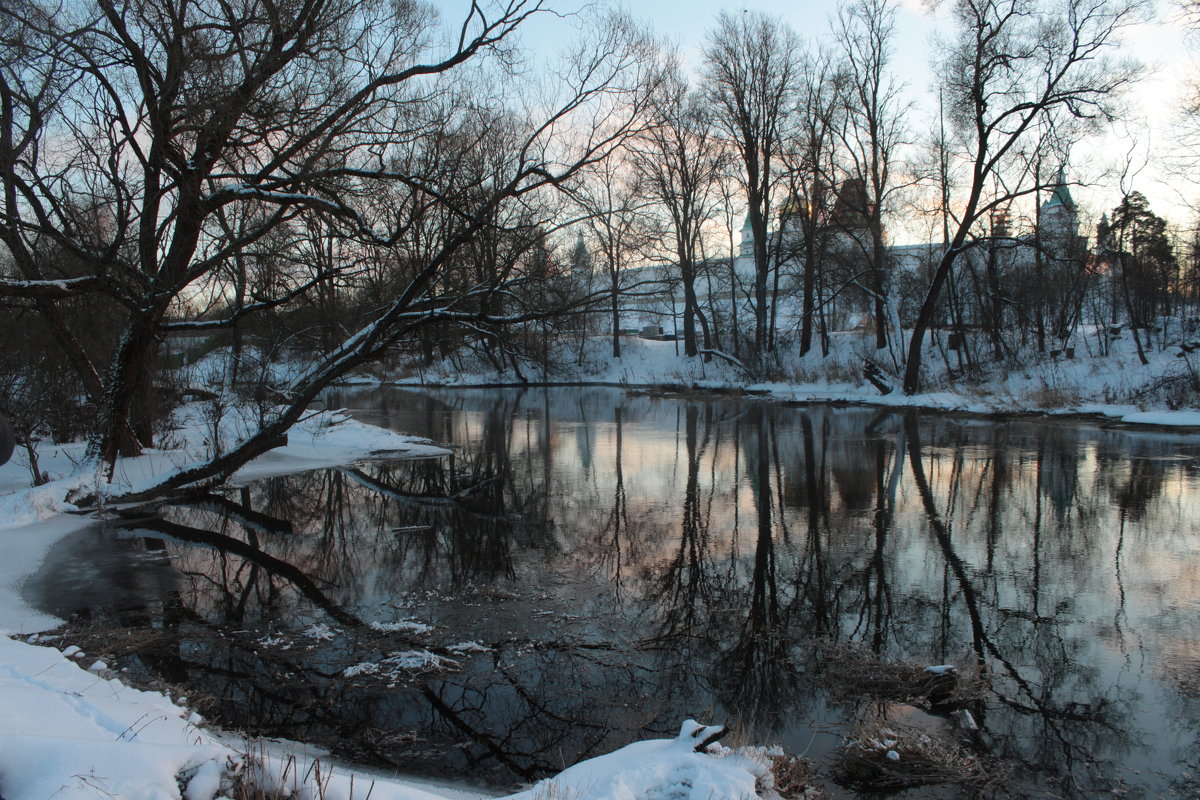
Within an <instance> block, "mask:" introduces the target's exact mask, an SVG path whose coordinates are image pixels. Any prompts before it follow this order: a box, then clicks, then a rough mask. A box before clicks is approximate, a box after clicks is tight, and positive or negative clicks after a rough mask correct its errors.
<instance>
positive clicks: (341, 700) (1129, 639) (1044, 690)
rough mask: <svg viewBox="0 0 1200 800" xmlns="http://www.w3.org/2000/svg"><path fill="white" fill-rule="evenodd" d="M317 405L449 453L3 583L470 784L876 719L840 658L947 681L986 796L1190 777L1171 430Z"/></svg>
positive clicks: (286, 711) (184, 508) (95, 545)
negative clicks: (987, 764)
mask: <svg viewBox="0 0 1200 800" xmlns="http://www.w3.org/2000/svg"><path fill="white" fill-rule="evenodd" d="M335 402H336V403H337V404H339V405H347V406H351V407H355V408H360V409H362V410H361V411H360V412H359V413H361V414H362V416H363V417H364V418H366V419H368V420H369V421H374V422H377V423H379V424H384V425H389V426H391V427H394V428H397V429H399V430H404V431H410V432H418V433H422V434H425V435H428V436H430V437H431V438H433V439H435V440H438V441H443V442H447V443H449V444H452V445H454V446H455V448H456V449H455V455H454V457H453V458H448V459H437V460H428V461H419V462H399V463H364V464H358V465H354V466H350V467H346V468H343V469H334V470H322V471H317V472H313V473H308V474H305V475H299V476H293V477H289V478H280V479H274V480H269V481H264V482H261V483H258V484H255V485H254V486H252V487H250V488H247V489H243V490H240V491H237V492H232V493H230V494H228V495H222V496H219V497H208V498H199V499H195V498H193V499H191V500H189V501H188V503H187V504H184V505H178V506H174V507H170V508H168V509H166V510H164V511H163V512H162V514H161V515H160V516H158V517H155V518H153V519H132V520H130V519H126V520H118V521H115V522H113V523H109V524H106V525H104V526H101V528H99V529H98V530H96V531H91V532H88V533H87V534H85V535H81V536H79V537H76V539H75V540H74V541H70V542H67V543H64V545H63V546H62V547H61V548H59V549H58V550H57V551H56V552H55V553H54V554H52V558H51V560H50V561H49V562H48V563H47V566H46V568H45V569H44V570H43V571H42V572H41V573H40V575H39V576H37V577H36V578H35V579H34V580H33V581H31V582H30V585H29V587H28V590H29V591H30V593H31V594H32V595H33V596H35V597H37V598H39V599H40V600H39V601H40V603H41V604H42V605H43V607H45V608H47V610H50V611H55V612H57V613H60V614H70V613H76V614H79V615H87V616H88V617H89V618H90V619H92V620H94V621H95V623H96V624H106V625H112V626H115V627H118V628H121V629H128V630H132V629H138V630H140V631H151V632H152V633H147V634H145V636H144V637H143V639H144V641H145V644H144V646H141V647H132V648H131V649H130V652H131V654H132V655H131V656H130V658H129V659H128V661H129V663H131V664H133V665H134V666H135V667H137V668H140V669H143V670H145V671H146V672H148V673H152V674H154V675H156V676H161V677H166V678H167V679H168V680H172V681H177V682H186V683H189V684H191V685H192V686H193V687H199V690H200V691H202V692H207V693H208V694H209V695H210V696H211V697H212V698H213V702H212V706H213V708H214V710H219V711H220V712H221V713H222V714H225V715H227V716H226V718H225V720H224V721H227V722H229V723H231V724H237V725H241V726H248V727H252V728H253V729H254V730H256V731H259V732H262V733H266V734H277V735H283V734H286V735H289V736H293V737H301V738H304V737H309V738H317V739H321V740H323V741H326V742H332V743H336V744H337V745H338V747H339V749H340V750H341V751H342V752H344V753H346V754H348V755H352V756H355V757H359V758H365V759H370V760H373V761H377V762H382V763H388V764H394V765H396V766H399V767H402V768H412V769H420V770H423V771H427V772H429V771H436V770H439V769H440V770H442V771H444V772H447V773H455V774H463V773H466V774H470V775H473V776H475V777H476V778H478V779H481V780H488V781H493V782H496V783H502V784H503V783H508V782H511V781H513V780H518V779H529V778H531V777H535V776H537V775H540V774H544V773H545V772H546V771H550V770H554V769H558V768H561V766H563V765H564V764H566V763H571V762H573V761H575V760H577V759H579V758H583V757H587V756H589V755H594V754H596V753H598V752H602V751H604V750H608V749H611V748H613V747H616V746H619V745H620V744H623V743H625V742H627V741H629V740H631V739H633V738H637V737H641V736H645V735H659V734H665V733H667V732H669V731H672V730H673V729H675V728H676V727H677V725H678V721H679V719H680V718H682V717H686V716H696V717H704V718H709V719H717V718H724V719H726V720H728V721H730V722H733V723H735V724H736V725H738V726H739V727H741V728H742V729H743V730H744V731H745V736H746V738H748V739H751V740H761V741H778V742H781V743H783V744H784V745H785V746H786V747H788V748H789V749H791V750H792V751H793V752H797V753H799V752H803V753H806V754H807V755H809V756H810V757H821V756H825V755H828V754H830V753H831V752H832V750H833V749H834V748H835V747H836V746H837V744H838V743H839V741H840V740H841V737H842V736H844V735H845V734H846V733H847V732H848V731H849V730H850V729H851V728H852V727H853V726H854V725H855V724H856V723H858V722H859V721H861V720H864V719H867V718H873V716H874V715H876V714H877V712H878V710H879V709H878V708H877V707H876V706H875V704H874V703H871V702H868V701H866V700H863V699H855V698H853V697H851V698H849V699H847V697H845V696H844V693H840V692H837V691H835V690H836V688H837V686H838V681H839V669H840V666H841V665H840V664H839V663H838V661H837V660H836V659H834V658H832V657H831V656H830V653H832V652H839V653H843V654H844V653H845V652H849V651H852V650H853V649H857V650H858V651H860V652H863V653H865V654H869V657H870V658H872V659H875V660H893V661H896V660H903V661H909V662H913V663H917V664H930V663H945V662H954V663H957V664H958V665H960V667H962V668H963V670H964V671H968V670H969V671H970V672H972V674H974V673H976V672H980V673H981V674H982V675H983V676H984V677H985V679H986V682H987V686H988V689H989V691H988V692H987V694H986V696H984V697H983V698H982V699H980V700H978V701H977V702H974V703H973V704H972V705H971V707H970V711H971V713H972V716H973V717H974V719H975V720H976V721H977V722H978V723H979V726H980V730H979V732H978V735H976V736H974V737H972V739H971V741H970V745H971V746H972V747H973V748H974V749H975V750H976V752H978V753H979V754H981V755H985V756H988V757H990V758H993V759H996V760H999V761H1003V762H1005V763H1007V764H1009V765H1010V766H1011V768H1012V771H1011V773H1010V775H1011V776H1012V777H1011V779H1010V780H1009V781H1007V787H1006V788H1007V790H1008V791H1009V792H1011V793H1012V794H1013V795H1016V796H1044V795H1045V794H1046V793H1050V794H1053V795H1056V796H1064V797H1090V796H1094V795H1095V794H1096V793H1098V792H1108V791H1112V790H1115V789H1121V790H1122V791H1126V790H1128V791H1129V792H1130V793H1131V794H1133V795H1136V794H1137V793H1139V792H1141V793H1144V794H1146V795H1147V796H1158V794H1164V795H1165V794H1167V793H1168V792H1170V791H1174V792H1176V793H1177V794H1182V795H1184V796H1187V795H1189V793H1190V795H1196V794H1197V784H1196V779H1195V778H1194V777H1191V776H1194V775H1196V772H1195V756H1194V752H1195V751H1196V748H1197V731H1198V729H1200V714H1198V713H1197V712H1198V711H1200V691H1198V690H1197V685H1198V684H1200V666H1198V665H1200V655H1198V653H1200V648H1198V646H1197V644H1196V642H1197V641H1200V636H1198V634H1200V615H1198V614H1197V611H1198V610H1200V608H1198V607H1197V601H1196V598H1197V596H1200V591H1198V590H1200V537H1198V536H1197V530H1198V529H1200V504H1198V503H1197V502H1196V501H1197V499H1198V498H1197V491H1198V488H1200V472H1198V467H1197V464H1200V461H1197V459H1196V456H1197V454H1198V453H1200V440H1197V439H1196V438H1194V437H1170V436H1164V435H1159V434H1149V433H1130V432H1124V431H1118V430H1104V429H1097V428H1089V427H1074V426H1068V425H1063V424H1058V423H1047V422H1032V421H1009V422H997V423H984V422H980V421H975V420H964V419H956V418H951V417H945V416H942V417H937V416H922V415H917V414H915V413H911V412H905V413H900V412H888V411H878V410H871V409H857V408H828V407H811V408H788V407H782V406H779V405H773V404H766V403H760V402H733V401H726V400H665V399H655V398H649V397H637V396H629V395H625V394H622V393H620V392H617V391H615V390H611V391H610V390H548V391H539V392H533V391H489V392H481V391H460V392H440V393H417V392H405V391H398V390H376V391H372V392H367V393H362V394H359V395H353V396H349V397H340V398H335ZM166 555H169V556H170V558H171V564H173V567H169V566H168V565H167V563H166V562H165V560H164V556H166ZM98 586H108V587H110V589H106V590H104V591H99V592H98V591H97V589H96V588H95V587H98ZM105 591H106V592H108V593H107V594H105V593H104V592H105ZM133 638H134V639H137V637H133ZM143 639H137V641H143ZM193 694H194V692H193Z"/></svg>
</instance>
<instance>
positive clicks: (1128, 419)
mask: <svg viewBox="0 0 1200 800" xmlns="http://www.w3.org/2000/svg"><path fill="white" fill-rule="evenodd" d="M337 386H339V387H340V388H347V389H355V388H372V387H390V388H395V389H413V390H425V389H434V390H439V391H441V390H447V391H454V390H460V389H586V388H608V389H623V390H626V391H630V392H639V393H643V394H649V395H653V396H662V397H686V396H689V395H697V396H705V397H737V398H741V399H751V400H763V401H767V402H777V403H780V404H783V405H787V406H791V407H803V406H816V405H826V406H833V407H847V408H878V409H881V410H891V411H917V412H925V413H930V412H933V413H939V414H950V415H953V416H956V417H964V418H969V419H980V420H989V421H997V420H1008V419H1011V420H1027V419H1033V420H1037V419H1044V420H1049V421H1054V422H1062V423H1064V424H1085V425H1094V426H1096V427H1100V428H1109V429H1114V430H1129V431H1146V432H1157V433H1166V434H1174V435H1195V434H1200V409H1187V410H1172V409H1157V410H1143V409H1140V408H1138V407H1137V406H1132V405H1115V404H1103V403H1089V404H1086V405H1085V406H1084V407H1083V408H1078V407H1071V408H1038V409H1030V408H1022V407H1018V406H1007V405H989V404H986V403H981V402H970V401H968V400H967V399H966V398H964V397H963V396H962V395H958V394H954V393H941V392H939V393H935V394H918V395H904V394H895V395H893V394H890V393H889V394H886V395H879V396H874V397H873V396H863V395H857V394H851V393H837V392H835V391H829V392H828V393H827V394H825V395H820V394H814V393H810V392H809V391H808V390H799V389H796V388H792V387H788V386H786V385H780V384H771V383H757V384H748V385H744V386H739V385H735V384H727V383H720V382H704V383H693V384H690V385H689V384H686V383H676V382H661V383H652V382H647V383H642V382H620V381H586V380H561V381H527V382H515V381H480V382H473V383H440V382H436V381H425V382H413V381H407V380H403V379H400V380H375V379H363V378H354V379H352V380H348V381H343V382H340V383H338V384H337ZM939 397H945V398H946V400H958V401H960V402H959V403H958V404H951V403H949V402H944V401H943V402H938V401H937V400H935V399H934V398H939Z"/></svg>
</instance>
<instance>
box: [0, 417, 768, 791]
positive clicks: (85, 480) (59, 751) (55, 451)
mask: <svg viewBox="0 0 1200 800" xmlns="http://www.w3.org/2000/svg"><path fill="white" fill-rule="evenodd" d="M202 422H203V420H202V419H201V418H200V417H199V416H197V415H195V414H191V413H184V414H183V415H182V416H181V417H180V425H179V427H178V429H177V430H176V434H175V438H176V441H177V444H178V447H177V448H175V449H171V450H156V451H153V452H148V453H147V454H146V455H144V456H142V457H141V458H138V459H129V460H126V461H122V462H121V463H120V465H119V466H120V469H119V472H118V480H119V481H121V482H122V483H123V485H136V484H137V483H138V482H143V481H148V480H150V479H152V478H156V477H159V476H161V475H163V474H166V473H167V472H169V471H171V470H173V469H178V468H179V467H180V466H181V465H183V464H185V463H188V462H189V461H191V460H194V459H195V458H197V457H200V456H202V455H203V454H204V452H205V449H206V448H207V447H209V446H210V445H209V441H208V438H207V437H206V429H205V426H204V425H203V424H202ZM443 452H445V451H444V450H442V449H441V448H438V447H435V446H433V445H431V444H429V443H428V442H425V441H423V440H417V439H413V438H411V437H406V436H402V435H400V434H397V433H394V432H391V431H386V430H382V429H379V428H375V427H372V426H369V425H365V424H363V423H360V422H357V421H355V420H352V419H349V418H348V417H346V416H345V415H343V414H341V413H339V412H336V411H334V412H320V413H316V414H314V415H312V416H311V417H309V418H308V419H307V420H305V421H304V422H303V423H301V424H300V425H299V426H297V428H295V429H293V431H292V433H291V435H290V436H289V441H288V444H287V445H286V446H285V447H282V448H279V449H277V450H274V451H272V452H271V453H268V454H267V455H265V456H263V457H261V458H259V459H256V460H255V461H254V462H252V463H251V464H249V465H248V466H247V467H246V468H245V469H244V470H242V471H241V472H239V473H238V475H237V476H236V480H238V481H242V480H252V479H257V478H262V477H267V476H270V475H279V474H286V473H290V472H298V471H302V470H307V469H314V468H318V467H322V466H329V465H333V464H345V463H350V462H352V461H355V460H359V459H363V458H372V457H382V456H388V457H420V456H428V455H437V454H439V453H443ZM39 455H40V466H41V469H42V470H43V471H44V472H46V473H47V474H48V477H49V478H50V481H49V482H48V483H47V484H45V485H44V486H40V487H37V488H27V485H28V483H29V474H28V471H27V467H26V466H25V465H23V464H22V463H20V462H21V459H14V460H13V461H11V462H10V463H9V464H7V465H5V466H3V467H0V553H2V554H3V558H0V798H3V800H45V799H46V798H49V797H54V798H55V800H115V799H119V800H174V799H175V798H180V800H214V799H215V798H221V797H241V796H247V795H245V794H243V793H242V792H243V789H244V788H245V786H247V785H253V786H258V787H261V788H263V789H264V790H266V791H268V792H277V793H278V795H279V796H280V797H294V798H297V800H355V798H367V797H370V798H373V800H446V798H450V799H451V800H467V798H482V797H486V796H487V795H485V794H482V793H479V792H472V791H466V790H462V789H457V788H453V787H448V786H442V785H436V784H431V783H428V782H424V781H416V780H412V779H405V778H403V777H399V776H382V775H379V774H377V773H376V774H371V773H367V772H363V771H359V772H355V771H352V770H348V769H347V768H345V767H342V766H336V765H334V764H333V762H332V761H330V760H328V759H327V758H325V757H324V756H322V755H321V754H316V755H314V754H313V753H312V752H311V751H309V750H308V749H307V748H305V746H304V745H292V744H287V743H263V742H246V741H243V740H241V739H239V738H238V737H237V736H235V735H231V734H228V733H224V732H220V731H214V730H211V729H209V728H208V727H207V726H206V725H205V723H204V721H203V720H202V719H201V718H200V717H199V715H198V714H196V713H195V712H193V711H191V710H189V709H188V706H187V699H186V698H185V697H177V698H171V697H169V696H167V695H165V694H162V693H159V692H146V691H140V690H137V689H134V688H131V687H129V686H127V685H125V684H123V683H122V682H121V680H120V678H121V676H120V674H119V673H116V672H114V671H113V670H112V669H110V667H109V665H108V664H106V663H104V662H103V661H100V660H97V659H96V658H95V657H94V656H91V657H90V656H89V655H88V654H87V653H85V652H82V651H80V650H79V648H77V647H72V646H65V644H64V643H63V642H62V640H61V639H60V638H59V637H58V636H55V635H53V634H49V635H47V634H43V633H41V632H43V631H47V630H49V629H52V628H53V627H55V626H56V625H58V624H59V623H60V622H61V621H60V620H57V619H55V618H53V617H51V616H48V615H46V614H44V613H41V612H39V611H37V610H35V609H32V608H30V607H29V606H28V605H27V604H26V603H25V602H24V600H23V598H22V593H21V584H22V581H23V580H24V578H25V576H27V575H29V574H30V573H32V572H33V571H35V569H36V568H37V566H38V565H39V564H40V562H41V561H42V559H43V558H44V556H45V554H46V552H47V551H48V550H49V549H50V547H51V546H53V544H54V543H55V542H57V541H59V540H60V539H61V538H62V537H64V536H66V535H68V534H70V533H72V532H74V531H77V530H79V529H80V528H82V527H84V526H86V525H88V524H91V522H92V520H91V519H90V518H89V517H85V516H81V515H80V516H77V515H73V514H70V513H67V512H70V511H71V510H72V506H71V505H70V503H69V502H68V500H67V499H66V498H67V496H68V494H69V492H70V491H71V490H72V489H76V488H79V487H84V486H87V485H88V484H89V482H93V481H95V480H96V478H95V476H93V475H89V474H87V473H85V472H83V471H82V470H80V469H79V468H78V464H79V463H80V461H81V460H82V445H70V446H62V447H46V448H44V450H43V452H41V453H40V454H39ZM23 470H24V471H23ZM10 637H15V638H10ZM60 647H61V649H60ZM695 732H696V728H695V726H691V727H689V726H686V725H685V729H684V731H683V733H681V737H680V738H679V739H677V740H669V739H663V740H653V741H648V742H639V743H635V744H633V745H630V746H628V747H626V748H622V749H621V750H618V751H616V752H614V753H611V754H608V755H606V756H601V757H598V758H596V759H592V760H590V761H587V762H583V763H581V764H579V765H576V766H575V767H572V768H571V769H568V770H566V771H564V772H563V773H561V774H560V775H559V776H556V777H555V778H553V779H550V780H548V781H543V782H542V783H540V784H538V785H536V786H535V787H533V788H531V789H530V790H528V791H525V792H522V793H520V794H518V795H515V796H514V800H516V798H519V799H520V800H534V798H539V799H542V798H545V799H547V800H548V798H552V797H570V798H573V799H574V800H588V799H589V798H590V799H592V800H608V799H609V798H611V799H612V800H617V799H618V798H624V797H628V796H638V797H647V796H663V797H673V798H679V800H693V799H694V800H708V799H709V798H711V797H722V798H730V800H736V799H737V798H754V797H772V796H774V794H773V792H772V791H771V789H770V782H771V778H770V774H769V771H768V766H767V765H768V764H769V761H770V758H769V756H768V755H767V754H766V753H764V752H763V751H761V750H755V749H742V750H740V751H739V752H737V753H735V752H734V751H730V750H727V749H724V748H721V747H720V746H719V745H713V753H712V754H709V753H696V752H693V749H692V748H693V746H694V745H695V743H696V740H695V739H694V738H693V737H692V734H693V733H695ZM239 782H241V784H240V785H239ZM247 791H248V790H247ZM631 793H632V794H631ZM249 796H260V795H256V794H251V795H249Z"/></svg>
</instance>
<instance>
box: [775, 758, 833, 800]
mask: <svg viewBox="0 0 1200 800" xmlns="http://www.w3.org/2000/svg"><path fill="white" fill-rule="evenodd" d="M770 770H771V775H772V777H773V778H774V779H775V786H774V788H775V791H776V792H777V793H778V794H779V796H780V797H783V798H785V800H823V798H825V797H827V795H826V794H825V792H824V791H823V790H822V789H821V788H820V786H819V785H818V778H817V765H816V763H815V762H813V761H811V760H810V759H807V758H800V757H799V756H792V755H786V754H783V753H780V754H777V755H773V756H771V757H770Z"/></svg>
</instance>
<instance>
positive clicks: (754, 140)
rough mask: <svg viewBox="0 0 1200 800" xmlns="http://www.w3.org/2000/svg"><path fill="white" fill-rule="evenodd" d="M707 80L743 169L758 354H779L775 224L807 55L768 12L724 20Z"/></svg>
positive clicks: (711, 48) (707, 53) (711, 44)
mask: <svg viewBox="0 0 1200 800" xmlns="http://www.w3.org/2000/svg"><path fill="white" fill-rule="evenodd" d="M704 60H705V79H706V81H707V84H708V91H709V92H710V93H711V101H712V102H713V104H714V107H715V109H716V114H717V120H718V121H719V124H720V125H721V127H722V128H723V129H724V132H725V134H726V136H727V137H728V138H729V140H730V142H731V143H732V145H733V147H734V149H735V150H736V151H737V154H738V157H739V159H740V161H741V166H742V170H741V175H740V180H741V183H742V187H743V189H744V190H745V193H746V203H747V219H748V221H749V224H750V230H751V232H752V234H753V238H754V248H753V255H754V300H753V306H754V349H755V354H756V356H757V357H758V358H760V359H761V358H762V357H763V356H764V355H765V354H766V353H767V352H768V351H769V350H770V349H772V347H773V344H774V343H773V341H772V339H771V335H770V334H771V331H770V328H769V320H770V309H769V308H768V300H767V290H768V287H769V285H770V283H771V274H772V270H773V269H775V268H776V267H777V265H776V264H775V263H774V259H773V258H772V253H771V252H770V249H769V243H768V230H767V220H768V219H769V218H770V214H771V207H772V198H773V196H774V194H775V191H776V189H777V187H778V185H779V181H780V177H781V174H782V164H781V153H782V149H783V147H784V140H785V138H786V135H787V133H786V127H787V124H788V116H789V113H790V112H791V110H792V109H793V107H794V103H795V87H796V84H797V80H798V78H799V71H800V62H801V48H800V40H799V37H797V35H796V33H795V32H794V31H793V30H792V29H791V28H788V27H787V26H786V25H784V24H783V23H781V22H779V21H778V20H775V19H772V18H771V17H769V16H767V15H766V14H764V13H762V12H752V11H746V12H743V13H740V14H733V13H729V12H724V11H723V12H721V14H720V15H719V16H718V17H717V25H716V27H715V28H713V29H712V30H710V31H709V34H708V42H707V44H706V46H705V49H704Z"/></svg>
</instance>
